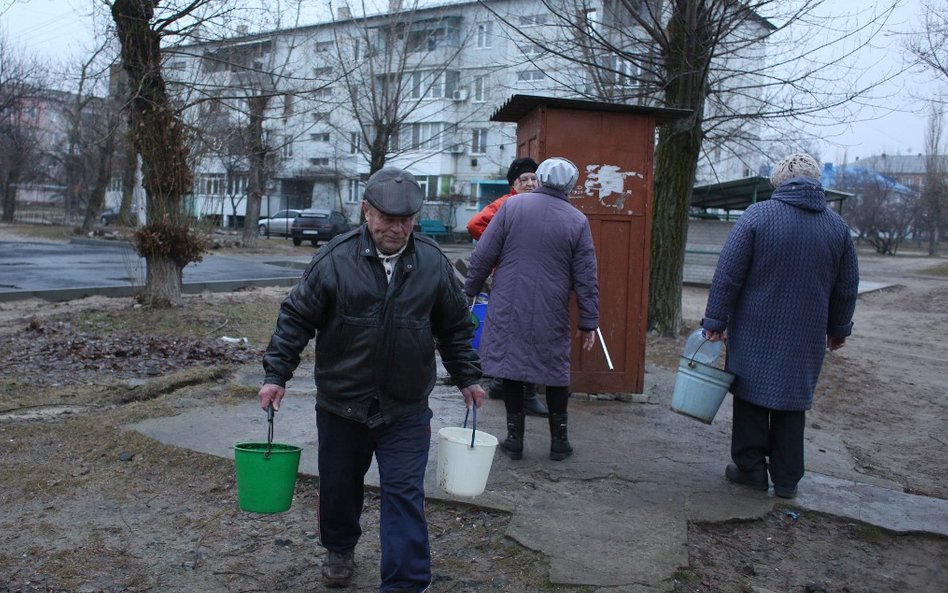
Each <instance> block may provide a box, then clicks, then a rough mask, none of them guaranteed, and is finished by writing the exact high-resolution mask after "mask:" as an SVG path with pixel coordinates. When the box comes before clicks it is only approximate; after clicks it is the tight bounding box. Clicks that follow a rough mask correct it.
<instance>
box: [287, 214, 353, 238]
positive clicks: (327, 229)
mask: <svg viewBox="0 0 948 593" xmlns="http://www.w3.org/2000/svg"><path fill="white" fill-rule="evenodd" d="M348 230H349V220H348V219H347V218H346V216H345V215H344V214H343V213H342V212H339V211H338V210H327V209H324V208H309V209H307V210H303V211H302V212H301V213H300V215H299V216H298V217H297V218H296V219H294V220H293V226H292V227H291V228H290V236H291V237H293V245H299V244H301V243H302V242H303V241H309V242H310V243H312V244H313V245H314V246H315V245H316V243H318V242H319V241H328V240H330V239H332V238H333V237H335V236H336V235H338V234H339V233H344V232H346V231H348Z"/></svg>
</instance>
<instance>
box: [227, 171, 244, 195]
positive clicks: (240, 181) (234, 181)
mask: <svg viewBox="0 0 948 593" xmlns="http://www.w3.org/2000/svg"><path fill="white" fill-rule="evenodd" d="M248 181H249V178H248V177H247V176H246V175H237V176H234V177H228V178H227V195H229V196H239V195H243V194H246V193H247V182H248Z"/></svg>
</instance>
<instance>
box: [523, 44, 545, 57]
mask: <svg viewBox="0 0 948 593" xmlns="http://www.w3.org/2000/svg"><path fill="white" fill-rule="evenodd" d="M520 53H522V54H523V55H524V56H526V57H529V58H535V57H537V56H540V55H542V54H543V48H542V47H540V46H539V45H537V44H536V43H525V44H523V45H521V46H520Z"/></svg>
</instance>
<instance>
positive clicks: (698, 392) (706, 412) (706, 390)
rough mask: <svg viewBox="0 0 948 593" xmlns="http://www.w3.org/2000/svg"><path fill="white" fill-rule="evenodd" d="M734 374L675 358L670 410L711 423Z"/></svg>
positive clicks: (687, 359)
mask: <svg viewBox="0 0 948 593" xmlns="http://www.w3.org/2000/svg"><path fill="white" fill-rule="evenodd" d="M733 381H734V375H733V374H732V373H729V372H727V371H723V370H721V369H719V368H717V367H713V366H711V365H708V364H704V363H703V362H698V361H696V360H692V359H690V358H688V357H686V356H682V357H681V358H679V359H678V376H677V378H676V379H675V394H674V396H672V405H671V407H672V410H674V411H676V412H678V413H680V414H684V415H686V416H691V417H692V418H697V419H698V420H701V421H702V422H705V423H707V424H711V421H712V420H714V415H715V414H717V413H718V409H719V408H720V407H721V402H723V401H724V396H726V395H727V391H728V389H729V388H730V387H731V383H732V382H733Z"/></svg>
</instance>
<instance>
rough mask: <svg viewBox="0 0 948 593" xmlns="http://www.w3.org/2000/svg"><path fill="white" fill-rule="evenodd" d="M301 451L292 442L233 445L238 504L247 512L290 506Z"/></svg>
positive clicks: (260, 511)
mask: <svg viewBox="0 0 948 593" xmlns="http://www.w3.org/2000/svg"><path fill="white" fill-rule="evenodd" d="M268 449H269V450H268ZM301 451H302V448H301V447H297V446H296V445H282V444H280V443H269V444H268V443H237V444H236V445H234V460H235V462H236V466H237V501H238V503H239V504H240V508H241V509H242V510H244V511H249V512H251V513H282V512H284V511H288V510H290V505H292V504H293V490H294V488H295V486H296V474H297V473H298V472H299V468H300V452H301Z"/></svg>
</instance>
